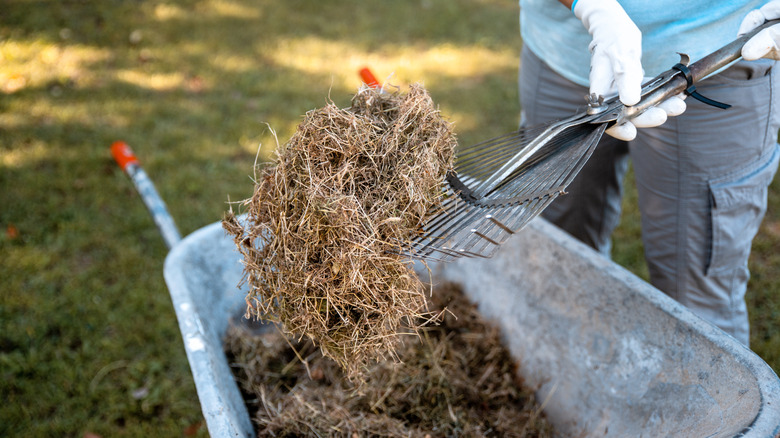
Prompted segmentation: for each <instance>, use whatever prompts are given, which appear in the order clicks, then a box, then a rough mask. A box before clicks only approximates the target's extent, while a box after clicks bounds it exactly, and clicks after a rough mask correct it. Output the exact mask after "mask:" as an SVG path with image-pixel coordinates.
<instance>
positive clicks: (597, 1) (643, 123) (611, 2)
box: [572, 0, 685, 141]
mask: <svg viewBox="0 0 780 438" xmlns="http://www.w3.org/2000/svg"><path fill="white" fill-rule="evenodd" d="M572 12H574V15H575V16H576V17H577V18H579V19H580V21H582V24H583V25H584V26H585V28H586V29H587V30H588V33H590V35H591V37H592V38H593V39H592V40H591V43H590V45H589V46H588V48H589V49H590V52H591V58H590V93H596V94H597V95H601V96H608V95H609V94H610V92H611V90H614V89H615V88H617V91H618V96H619V97H620V101H621V102H623V104H624V105H634V104H636V103H637V102H639V99H640V98H641V91H642V78H643V76H644V75H643V70H642V32H641V31H640V30H639V28H638V27H636V25H635V24H634V22H633V21H632V20H631V18H630V17H629V16H628V14H626V11H624V10H623V7H621V6H620V4H619V3H618V2H617V0H576V1H575V2H574V4H573V6H572ZM683 98H684V97H682V98H681V97H680V96H675V97H672V98H670V99H667V100H666V101H665V102H662V103H661V104H659V105H656V106H655V107H653V108H650V109H648V110H647V111H645V112H643V113H642V114H640V115H639V116H637V117H635V118H634V119H632V120H630V121H627V122H625V123H623V124H621V125H615V126H613V127H611V128H609V129H608V130H607V131H606V133H607V134H609V135H611V136H613V137H615V138H617V139H619V140H625V141H630V140H633V139H634V138H635V137H636V128H650V127H653V126H658V125H661V124H663V123H664V122H665V121H666V119H667V117H668V116H676V115H679V114H682V113H683V111H685V102H684V101H683Z"/></svg>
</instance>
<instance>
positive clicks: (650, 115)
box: [604, 93, 687, 141]
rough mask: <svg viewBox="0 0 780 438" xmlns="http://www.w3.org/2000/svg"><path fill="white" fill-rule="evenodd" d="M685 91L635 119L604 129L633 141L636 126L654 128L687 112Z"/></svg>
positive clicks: (613, 134)
mask: <svg viewBox="0 0 780 438" xmlns="http://www.w3.org/2000/svg"><path fill="white" fill-rule="evenodd" d="M686 97H687V96H686V95H685V93H680V94H678V95H676V96H672V97H670V98H668V99H666V100H665V101H663V102H661V103H659V104H658V105H656V106H654V107H652V108H648V109H647V110H645V112H643V113H642V114H640V115H638V116H636V117H634V118H633V119H631V120H629V121H627V122H625V123H622V124H620V125H614V126H612V127H611V128H609V129H607V130H606V131H604V132H605V133H606V134H608V135H611V136H612V137H615V138H616V139H618V140H623V141H631V140H633V139H635V138H636V128H653V127H655V126H660V125H663V124H664V123H665V122H666V119H668V118H669V117H674V116H679V115H680V114H682V113H684V112H685V109H686V108H687V106H686V105H685V98H686Z"/></svg>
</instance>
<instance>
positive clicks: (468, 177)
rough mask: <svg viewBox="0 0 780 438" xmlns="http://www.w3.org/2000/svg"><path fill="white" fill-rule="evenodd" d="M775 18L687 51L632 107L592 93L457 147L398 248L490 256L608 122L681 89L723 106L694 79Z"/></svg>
mask: <svg viewBox="0 0 780 438" xmlns="http://www.w3.org/2000/svg"><path fill="white" fill-rule="evenodd" d="M778 22H780V20H773V21H769V22H767V23H765V24H764V25H762V26H760V27H758V28H756V29H755V30H753V31H752V32H750V33H748V34H745V35H743V36H742V37H740V38H738V39H736V40H735V41H733V42H731V43H729V44H727V45H726V46H724V47H722V48H720V49H719V50H717V51H715V52H713V53H711V54H709V55H707V56H705V57H704V58H702V59H700V60H699V61H697V62H695V63H693V64H690V65H689V59H688V56H687V55H683V54H681V55H680V56H681V60H680V63H678V64H676V65H675V66H673V67H672V68H671V69H669V70H667V71H666V72H664V73H661V74H660V75H658V76H657V77H655V78H653V79H651V80H650V81H648V82H646V83H645V84H644V85H643V86H642V99H641V100H640V101H639V103H637V104H636V105H633V106H624V105H623V104H622V103H621V102H620V100H619V99H618V98H617V97H614V98H611V99H609V100H606V101H605V100H604V98H603V97H602V96H595V95H590V96H588V97H587V98H586V99H587V109H586V110H585V111H583V112H580V113H577V114H575V115H573V116H572V117H569V118H567V119H563V120H557V121H553V122H550V123H547V124H543V125H541V126H534V127H529V128H521V129H520V130H518V131H517V132H513V133H511V134H508V135H505V136H502V137H499V138H496V139H493V140H489V141H486V142H483V143H479V144H476V145H474V146H470V147H462V148H460V149H459V150H458V154H457V158H456V160H455V166H454V169H453V170H452V171H450V172H449V173H448V175H447V178H446V179H447V183H448V184H447V185H446V191H445V194H444V196H443V198H442V202H441V204H440V205H438V206H436V207H435V210H434V211H430V212H429V213H430V217H429V219H428V220H427V221H426V222H425V223H424V224H423V225H422V227H421V230H420V232H419V233H418V235H417V236H415V237H414V238H412V239H411V242H408V243H407V244H404V246H403V248H402V249H401V251H400V252H402V253H403V254H406V255H408V256H411V257H413V258H417V259H435V260H442V261H450V260H452V259H454V258H458V257H490V256H491V255H492V254H493V253H494V252H495V251H496V250H497V249H498V247H499V246H500V245H501V244H502V243H503V242H504V241H506V239H508V238H509V237H510V236H511V235H512V234H514V233H516V232H517V231H519V230H521V229H522V228H523V227H524V226H525V225H526V224H527V223H528V222H529V221H530V220H531V219H533V218H535V217H536V216H538V215H539V214H540V213H541V212H542V211H543V210H544V209H545V208H546V207H547V206H548V205H550V203H551V202H552V201H553V200H554V199H555V198H557V197H558V196H560V195H562V194H564V193H565V190H566V187H567V186H568V185H569V184H570V183H571V182H572V180H573V179H574V177H575V176H576V175H577V174H578V173H579V171H580V170H581V169H582V167H583V166H584V165H585V163H586V162H587V161H588V159H589V158H590V156H591V154H592V153H593V150H594V149H595V148H596V145H597V144H598V142H599V139H600V138H601V136H602V135H603V134H604V131H605V130H606V129H607V128H608V127H610V126H612V125H614V124H621V123H622V122H624V121H627V120H631V119H633V118H634V117H636V116H638V115H639V114H641V113H642V112H644V111H645V110H647V109H649V108H651V107H653V106H655V105H657V104H659V103H661V102H663V101H665V100H666V99H668V98H669V97H671V96H674V95H677V94H680V93H682V92H685V93H686V94H687V95H689V96H691V97H692V98H695V99H697V100H700V101H702V102H704V103H707V104H709V105H712V106H716V107H718V108H722V109H726V108H728V106H729V105H726V104H722V103H720V102H715V101H712V100H710V99H707V98H706V97H704V96H701V95H700V94H698V93H697V92H696V85H695V84H696V83H698V82H699V81H700V80H702V79H703V78H705V77H706V76H708V75H710V74H712V73H715V72H717V71H719V70H721V69H723V68H726V67H727V66H729V65H730V64H731V63H732V62H734V61H736V60H738V59H739V58H740V52H741V49H742V46H743V45H744V44H745V43H746V42H747V41H748V39H750V38H751V37H752V36H754V35H755V34H756V33H758V32H759V31H761V30H762V29H764V28H766V27H769V26H772V25H774V24H777V23H778Z"/></svg>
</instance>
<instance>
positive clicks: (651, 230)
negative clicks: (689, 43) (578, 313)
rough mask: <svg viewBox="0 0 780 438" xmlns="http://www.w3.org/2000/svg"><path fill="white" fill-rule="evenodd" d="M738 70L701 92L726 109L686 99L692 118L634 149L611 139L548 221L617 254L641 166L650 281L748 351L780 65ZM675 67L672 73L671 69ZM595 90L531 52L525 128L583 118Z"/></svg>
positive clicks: (525, 76)
mask: <svg viewBox="0 0 780 438" xmlns="http://www.w3.org/2000/svg"><path fill="white" fill-rule="evenodd" d="M774 64H775V63H774V62H773V61H767V60H760V61H754V62H744V61H742V62H739V63H737V64H735V65H734V66H732V67H731V68H729V69H728V70H726V71H724V72H722V73H720V74H718V75H716V76H714V77H711V78H709V79H706V80H704V81H702V82H701V83H700V85H698V87H697V89H698V91H699V92H700V93H701V94H703V95H704V96H707V97H709V98H711V99H715V100H718V101H721V102H726V103H729V104H731V105H732V107H731V108H730V109H728V110H721V109H718V108H714V107H711V106H707V105H705V104H703V103H701V102H698V101H696V100H694V99H693V98H690V97H689V98H688V99H686V103H687V105H688V109H687V110H686V111H685V113H683V114H682V115H680V116H678V117H673V118H670V119H669V120H668V121H667V122H666V123H665V124H663V125H661V126H659V127H657V128H648V129H640V130H639V133H638V135H637V138H636V140H634V141H632V142H630V143H626V142H623V141H618V140H616V139H614V138H612V137H609V136H607V135H605V136H604V138H603V139H602V140H601V143H600V144H599V146H598V147H597V148H596V151H595V152H594V154H593V156H592V157H591V159H590V160H589V161H588V163H587V164H586V165H585V167H584V168H583V170H582V172H581V173H580V174H579V175H578V176H577V178H575V180H574V181H573V182H572V184H571V185H570V186H569V188H568V190H567V192H568V194H566V195H564V196H560V197H558V198H557V199H556V201H555V202H553V204H551V205H550V207H549V208H547V209H546V210H545V212H544V213H543V216H544V217H545V218H547V219H548V220H550V221H551V222H553V223H554V224H556V225H558V226H559V227H561V228H563V229H564V230H566V231H567V232H569V233H570V234H572V235H573V236H574V237H576V238H578V239H580V240H582V241H583V242H585V243H586V244H588V245H590V246H592V247H593V248H595V249H597V250H598V251H600V252H602V253H604V254H606V255H608V254H609V251H610V247H611V235H612V232H613V230H614V229H615V227H616V226H617V224H618V222H619V219H620V206H621V196H622V192H623V188H622V185H623V179H624V176H625V173H626V170H627V168H628V160H629V157H630V159H631V161H632V164H633V166H634V173H635V175H636V185H637V189H638V195H639V208H640V213H641V217H642V240H643V244H644V248H645V258H646V260H647V263H648V267H649V271H650V281H651V283H652V284H653V285H654V286H656V287H657V288H658V289H660V290H662V291H663V292H664V293H666V294H667V295H669V296H671V297H672V298H674V299H675V300H677V301H678V302H680V303H681V304H683V305H685V306H686V307H688V308H689V309H690V310H692V311H693V312H694V313H696V314H697V315H699V316H700V317H702V318H703V319H705V320H708V321H710V322H711V323H713V324H714V325H716V326H718V327H720V328H721V329H723V330H724V331H726V332H727V333H730V334H731V335H733V336H734V337H736V338H737V339H738V340H740V341H741V342H743V343H744V344H745V345H748V344H749V324H748V317H747V308H746V305H745V291H746V289H747V282H748V278H749V275H750V274H749V272H748V266H747V263H748V256H749V254H750V246H751V242H752V240H753V238H754V237H755V235H756V233H757V232H758V228H759V225H760V223H761V220H762V219H763V217H764V213H765V211H766V203H767V188H768V186H769V184H770V183H771V181H772V178H773V177H774V174H775V171H776V170H777V166H778V159H780V150H779V149H780V146H778V145H777V135H778V128H779V127H780V68H772V67H773V66H774ZM670 67H671V66H670ZM587 92H588V90H587V88H585V87H582V86H580V85H577V84H574V83H572V82H570V81H568V80H567V79H564V78H563V77H561V76H560V75H558V74H556V73H555V72H553V71H552V70H551V69H550V68H549V67H548V66H547V65H546V64H544V62H542V61H541V60H540V59H539V58H538V57H537V56H536V55H535V54H534V53H532V52H531V51H530V50H528V49H524V50H523V55H522V60H521V74H520V96H521V106H522V109H523V123H524V124H525V125H527V126H533V125H535V124H538V123H542V122H545V121H549V120H554V119H559V118H563V117H567V116H570V115H572V114H574V113H575V112H576V111H577V110H580V109H582V108H583V105H584V102H585V101H584V98H583V96H585V95H586V94H587Z"/></svg>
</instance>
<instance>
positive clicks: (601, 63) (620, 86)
mask: <svg viewBox="0 0 780 438" xmlns="http://www.w3.org/2000/svg"><path fill="white" fill-rule="evenodd" d="M572 11H573V12H574V15H575V16H576V17H577V18H579V19H580V21H582V24H583V25H584V26H585V29H587V30H588V33H590V35H591V37H592V38H593V39H592V40H591V42H590V46H588V49H590V53H591V57H590V92H591V93H596V94H597V95H601V96H607V95H609V92H610V90H613V89H614V88H615V87H616V88H617V90H618V94H619V95H620V101H621V102H623V104H625V105H634V104H635V103H637V102H639V98H640V94H641V93H640V92H641V88H642V77H643V76H644V75H643V73H642V32H640V31H639V28H638V27H636V25H635V24H634V22H633V21H631V19H630V18H629V17H628V14H626V11H624V10H623V8H622V7H621V6H620V4H619V3H618V2H617V0H578V1H577V2H576V3H575V4H574V7H573V8H572Z"/></svg>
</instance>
